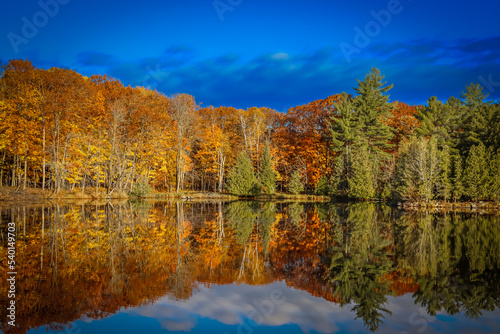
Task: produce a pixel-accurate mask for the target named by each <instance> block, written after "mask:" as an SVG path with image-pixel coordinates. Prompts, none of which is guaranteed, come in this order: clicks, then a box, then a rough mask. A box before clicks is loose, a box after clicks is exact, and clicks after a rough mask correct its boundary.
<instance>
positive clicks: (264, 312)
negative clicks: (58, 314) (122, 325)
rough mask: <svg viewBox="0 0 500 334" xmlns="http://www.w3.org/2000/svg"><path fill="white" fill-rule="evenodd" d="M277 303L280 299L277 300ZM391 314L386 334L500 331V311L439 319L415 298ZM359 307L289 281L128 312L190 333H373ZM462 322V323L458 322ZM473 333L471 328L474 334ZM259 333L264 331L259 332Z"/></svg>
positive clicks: (203, 293) (207, 292) (218, 290)
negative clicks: (233, 328) (205, 321)
mask: <svg viewBox="0 0 500 334" xmlns="http://www.w3.org/2000/svg"><path fill="white" fill-rule="evenodd" d="M273 291H274V292H276V291H279V293H280V296H281V295H282V298H280V299H279V301H281V302H277V303H270V301H271V300H272V299H271V296H272V294H273ZM274 300H276V299H274ZM386 306H387V308H388V309H390V310H391V311H392V316H390V315H386V319H385V320H384V324H383V325H382V326H381V327H380V329H379V332H380V333H400V332H401V331H403V332H408V333H422V332H425V333H442V332H456V333H462V332H463V333H468V332H470V333H472V332H474V333H478V332H481V331H483V332H488V331H491V330H493V331H494V329H498V328H500V310H498V309H497V310H495V311H494V312H484V313H483V314H484V317H483V318H481V319H477V320H468V319H466V318H465V317H464V316H461V315H458V316H455V317H445V318H446V319H444V317H443V318H441V319H440V316H439V315H438V318H434V317H431V316H429V315H427V314H426V312H425V310H423V309H422V308H421V307H420V306H419V305H415V303H414V300H413V298H412V296H411V294H406V295H404V296H401V297H398V298H395V297H388V303H387V305H386ZM352 307H353V305H346V306H345V307H343V308H341V307H340V306H339V305H338V304H335V303H331V302H329V301H327V300H325V299H323V298H319V297H314V296H311V295H310V294H309V293H307V292H305V291H301V290H295V289H293V288H289V287H288V286H287V285H286V284H285V283H284V282H277V283H273V284H270V285H266V286H251V285H246V284H239V285H236V284H230V285H221V286H213V287H211V288H206V287H203V286H200V287H199V291H198V292H196V293H195V294H194V295H193V296H192V297H191V298H190V299H189V300H185V301H172V300H170V299H169V298H168V297H163V298H162V299H160V300H159V301H158V302H156V303H155V304H153V305H148V306H144V307H142V308H132V309H129V310H126V311H125V312H127V313H130V312H133V313H136V314H139V315H141V316H144V317H150V318H156V319H157V320H158V321H159V322H160V323H161V324H162V327H163V328H165V329H167V330H169V331H189V330H192V329H194V328H195V327H196V325H197V318H198V317H203V318H209V319H212V320H216V321H218V322H220V323H223V324H226V325H238V326H241V325H242V324H245V323H246V324H248V318H249V317H250V318H252V319H253V320H254V321H255V322H256V323H258V324H259V325H263V326H273V327H274V326H282V325H290V324H292V325H293V324H295V325H297V326H299V327H300V329H301V330H302V331H303V332H310V331H316V332H319V333H334V332H338V331H341V330H342V331H347V332H368V330H367V329H366V328H365V327H364V326H363V321H362V320H361V319H357V320H354V318H355V317H356V315H355V314H354V313H353V312H351V309H352ZM457 319H459V320H460V322H459V321H458V320H457ZM469 329H470V330H469ZM254 332H255V333H258V332H259V330H258V328H256V329H255V330H254Z"/></svg>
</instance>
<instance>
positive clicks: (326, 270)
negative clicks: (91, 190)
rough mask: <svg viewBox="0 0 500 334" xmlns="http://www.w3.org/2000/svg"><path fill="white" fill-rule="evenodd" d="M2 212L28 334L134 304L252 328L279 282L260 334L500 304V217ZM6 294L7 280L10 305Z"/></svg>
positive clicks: (206, 209)
mask: <svg viewBox="0 0 500 334" xmlns="http://www.w3.org/2000/svg"><path fill="white" fill-rule="evenodd" d="M0 217H1V225H0V226H1V232H2V236H3V239H2V249H1V254H2V256H3V258H2V261H1V266H2V267H1V268H0V269H1V271H2V273H3V275H5V274H6V272H7V269H6V261H5V254H6V250H5V247H6V245H7V241H6V237H5V236H6V231H7V225H6V222H10V221H14V222H16V227H17V236H18V237H17V249H18V250H17V261H16V262H17V264H18V276H17V292H18V293H17V296H18V297H17V299H16V302H17V310H16V318H17V319H19V321H18V322H17V323H18V325H19V327H18V328H16V329H15V332H20V333H23V332H26V331H27V330H30V329H33V328H38V327H40V326H45V328H48V329H50V330H54V331H60V330H62V329H63V328H64V324H67V323H70V322H73V321H75V320H77V319H80V318H82V316H85V317H86V318H87V319H96V320H99V319H103V318H106V317H108V316H110V315H112V314H115V313H117V312H125V311H124V307H128V308H130V307H132V308H133V309H134V310H135V311H134V312H136V313H137V314H142V315H144V314H147V313H148V312H153V313H154V311H153V310H154V309H155V308H156V307H159V306H161V305H163V304H162V303H165V301H166V300H177V301H180V302H181V304H176V305H177V306H176V307H175V310H174V309H172V306H169V312H171V316H170V317H169V318H168V319H164V320H163V321H164V324H163V328H166V329H170V330H173V329H177V330H193V328H194V327H195V326H196V324H195V323H194V322H196V321H194V320H193V319H194V318H193V315H192V312H194V310H199V312H198V313H197V314H198V316H206V317H209V318H210V319H215V320H217V321H218V322H220V323H222V324H226V325H235V326H236V325H239V326H243V325H245V324H247V323H246V322H245V315H247V317H248V318H251V317H250V316H248V314H247V313H248V312H250V311H249V310H251V307H252V306H251V305H253V307H254V308H255V309H256V310H259V307H258V305H257V306H255V305H256V304H255V303H253V302H252V300H254V299H255V298H257V297H256V296H259V295H261V297H260V298H258V300H259V301H260V302H263V301H265V300H266V298H269V296H270V295H271V294H272V291H273V289H276V288H277V287H278V288H279V289H278V290H279V291H281V292H283V291H285V292H286V293H285V295H284V296H286V298H287V299H286V301H285V299H283V300H284V301H283V304H282V305H281V306H280V307H279V310H278V307H277V306H276V305H275V304H276V303H275V304H272V305H274V306H273V307H274V309H273V310H275V311H273V312H272V314H269V315H268V316H266V314H265V312H264V311H262V312H264V313H262V312H261V314H260V318H257V319H261V320H262V321H261V325H263V326H264V325H267V326H288V325H290V324H295V325H297V326H299V327H298V328H300V329H301V330H304V331H305V330H315V331H318V332H330V331H334V330H336V328H337V327H336V325H335V321H340V319H357V320H356V322H359V323H362V324H363V325H364V326H365V328H366V329H367V330H370V331H376V330H379V329H380V330H381V329H382V328H384V324H385V323H386V322H387V321H390V319H391V318H393V317H395V315H393V313H394V312H396V313H397V315H396V316H398V317H399V312H400V310H398V308H397V307H396V306H395V305H398V303H401V301H404V302H405V303H406V300H407V299H411V300H412V301H413V303H415V304H416V306H418V307H419V308H421V309H423V310H425V316H428V317H429V318H430V317H434V316H436V314H447V315H449V316H454V315H459V314H460V315H461V316H462V315H464V316H465V317H466V318H468V319H475V318H480V317H482V316H483V314H484V313H485V312H487V311H493V310H497V309H498V308H499V307H500V298H499V297H500V284H499V279H500V277H499V268H500V218H499V216H481V215H477V214H476V215H470V214H469V215H466V214H440V215H437V214H433V215H430V214H423V213H413V214H411V213H404V212H400V211H395V210H392V209H391V208H389V207H387V206H381V205H376V204H373V203H358V204H351V205H330V204H324V203H318V204H311V203H274V202H252V201H239V202H232V203H221V202H215V203H192V202H191V203H185V202H163V203H161V202H156V203H148V202H126V203H113V204H105V205H80V206H76V205H73V206H71V205H69V206H58V205H50V206H48V205H47V206H40V207H22V206H13V207H9V208H3V209H0ZM3 279H6V277H3ZM289 288H292V290H287V289H289ZM266 296H267V297H266ZM400 296H404V298H403V299H398V298H396V297H400ZM6 298H7V287H6V286H5V287H4V285H2V286H1V291H0V302H1V304H2V305H5V303H6V302H7V299H6ZM204 298H206V299H204ZM283 298H284V297H283ZM400 298H401V297H400ZM396 299H397V300H398V302H396V301H395V300H396ZM214 300H217V303H215V304H214V303H213V301H214ZM210 301H212V303H211V304H208V303H209V302H210ZM202 305H205V307H202ZM266 305H267V304H266ZM269 305H271V304H268V306H267V307H268V308H267V310H269V309H270V308H269V307H270V306H269ZM338 306H340V307H341V309H340V310H341V311H339V310H337V309H334V308H332V307H338ZM262 309H264V310H266V308H265V307H264V306H262ZM395 310H396V311H395ZM327 311H328V312H330V313H327ZM127 312H129V311H126V312H125V313H127ZM175 314H177V315H175ZM242 314H243V315H242ZM328 314H330V315H328ZM332 314H335V319H336V320H335V321H333V320H331V319H330V318H329V317H330V316H331V315H332ZM291 315H293V316H291ZM0 317H1V320H0V321H1V327H0V329H2V330H3V331H5V330H7V329H9V328H8V326H7V324H6V323H5V322H4V319H6V310H5V308H1V309H0ZM323 317H324V318H328V319H330V320H328V319H323ZM407 317H409V318H411V314H408V315H407ZM158 318H161V317H160V316H158ZM135 319H136V318H135ZM176 319H177V320H176ZM179 319H191V320H189V321H190V322H189V324H187V323H184V322H182V321H181V320H179ZM457 319H458V318H457ZM179 321H181V322H179ZM186 321H187V320H186ZM253 321H254V322H255V319H253ZM332 321H333V322H332ZM415 321H416V320H414V321H413V322H415ZM411 322H412V321H408V323H407V324H406V325H403V327H401V328H402V329H403V330H405V327H404V326H412V324H411ZM416 323H418V321H416ZM251 324H252V325H255V323H251ZM283 328H284V327H283ZM337 329H338V328H337ZM497 329H498V328H497ZM288 330H290V329H289V328H288Z"/></svg>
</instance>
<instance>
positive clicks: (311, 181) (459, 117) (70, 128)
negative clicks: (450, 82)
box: [0, 60, 500, 201]
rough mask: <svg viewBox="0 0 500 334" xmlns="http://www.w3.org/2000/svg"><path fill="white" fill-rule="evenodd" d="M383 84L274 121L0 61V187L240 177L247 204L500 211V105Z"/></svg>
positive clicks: (362, 84)
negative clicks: (322, 202)
mask: <svg viewBox="0 0 500 334" xmlns="http://www.w3.org/2000/svg"><path fill="white" fill-rule="evenodd" d="M383 80H384V76H383V75H382V74H381V73H380V71H379V70H378V69H376V68H374V69H372V70H371V71H370V72H369V73H368V74H367V75H366V77H365V78H364V79H363V80H360V79H358V86H357V87H354V91H355V93H356V94H355V95H350V94H347V93H345V92H339V93H338V94H333V95H331V96H328V97H325V98H324V99H320V100H316V101H312V102H310V103H308V104H305V105H301V106H296V107H293V108H290V109H289V110H288V111H287V112H286V113H281V112H277V111H276V110H273V109H271V108H268V107H250V108H247V109H246V110H244V109H236V108H233V107H230V106H219V107H214V106H206V107H202V106H201V105H200V104H199V103H197V102H196V100H195V97H193V96H191V95H188V94H176V95H173V96H166V95H164V94H162V93H160V92H158V91H156V90H151V89H149V88H144V87H126V86H124V85H123V84H121V83H120V82H119V81H118V80H115V79H113V78H110V77H108V76H102V75H93V76H90V77H86V76H83V75H81V74H79V73H77V72H75V71H73V70H70V69H61V68H50V69H40V68H35V67H34V66H33V65H32V64H31V62H30V61H29V60H10V61H9V62H8V63H7V64H6V65H5V66H3V68H2V72H1V77H0V186H12V187H22V188H28V187H37V188H43V189H51V190H53V191H54V192H59V191H60V190H61V189H80V190H81V191H85V189H86V188H104V189H105V191H106V192H107V193H108V194H110V193H112V192H114V191H121V192H128V193H130V192H132V190H133V189H134V187H137V185H138V184H139V185H147V186H148V187H152V188H154V189H156V190H158V191H181V190H198V191H217V192H226V191H228V190H230V189H236V188H238V187H236V185H238V184H240V183H241V180H240V179H239V176H238V175H239V174H238V170H237V169H238V168H239V169H240V170H243V169H241V166H243V165H245V166H246V167H248V166H250V168H246V169H245V173H247V174H248V173H250V174H248V175H247V174H245V175H247V176H245V177H247V178H250V179H251V180H254V179H255V180H254V181H251V183H252V186H251V187H247V188H249V189H250V190H248V191H251V193H252V194H256V193H259V192H262V193H268V194H269V193H274V192H276V191H277V192H292V193H295V192H297V191H303V192H307V193H317V194H318V193H321V194H328V195H330V196H337V197H343V198H354V199H373V198H385V199H388V198H391V199H395V200H402V201H429V200H434V199H441V200H445V201H449V200H455V201H456V200H498V199H500V150H499V149H500V112H499V110H500V105H499V103H498V102H494V101H488V100H487V98H488V94H486V93H485V92H484V91H483V87H481V86H480V85H479V84H474V83H471V84H469V85H467V86H466V87H465V88H464V91H463V92H462V93H461V94H460V97H459V98H456V97H450V98H448V100H446V101H444V102H443V101H440V100H438V99H437V97H435V96H434V97H430V98H429V99H428V101H427V103H426V104H425V105H409V104H407V103H404V102H401V101H395V102H391V101H390V98H389V91H390V90H391V88H392V84H387V83H386V82H384V81H383ZM238 159H240V161H241V162H240V164H239V165H238V163H237V161H238ZM243 162H245V163H243ZM235 166H236V167H235ZM252 167H253V168H252ZM252 169H253V170H252ZM252 172H253V175H251V174H252ZM228 179H229V181H230V182H229V183H228V182H227V181H228ZM243 188H244V187H243ZM238 189H240V188H238ZM297 189H298V190H297ZM238 191H240V190H238ZM243 195H244V194H243Z"/></svg>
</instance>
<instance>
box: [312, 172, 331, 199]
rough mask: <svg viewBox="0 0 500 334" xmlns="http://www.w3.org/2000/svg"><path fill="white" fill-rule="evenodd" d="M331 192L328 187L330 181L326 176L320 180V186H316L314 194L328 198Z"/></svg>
mask: <svg viewBox="0 0 500 334" xmlns="http://www.w3.org/2000/svg"><path fill="white" fill-rule="evenodd" d="M329 191H330V187H329V185H328V179H327V177H326V176H324V175H323V176H321V177H320V178H319V181H318V184H317V185H316V189H315V190H314V193H315V194H316V195H319V196H328V194H329Z"/></svg>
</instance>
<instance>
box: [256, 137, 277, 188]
mask: <svg viewBox="0 0 500 334" xmlns="http://www.w3.org/2000/svg"><path fill="white" fill-rule="evenodd" d="M271 159H272V157H271V150H270V149H269V143H268V142H267V141H266V144H265V146H264V154H263V156H262V160H261V162H260V168H261V171H260V183H261V185H262V186H263V188H264V193H266V194H274V193H275V192H276V172H275V171H274V169H273V166H272V161H271Z"/></svg>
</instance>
